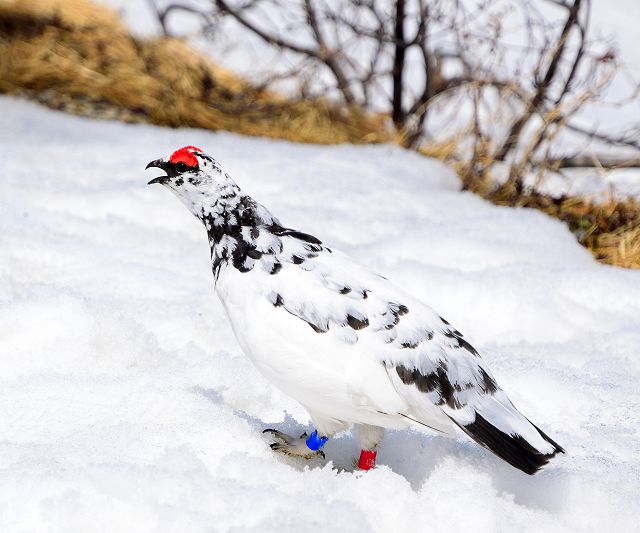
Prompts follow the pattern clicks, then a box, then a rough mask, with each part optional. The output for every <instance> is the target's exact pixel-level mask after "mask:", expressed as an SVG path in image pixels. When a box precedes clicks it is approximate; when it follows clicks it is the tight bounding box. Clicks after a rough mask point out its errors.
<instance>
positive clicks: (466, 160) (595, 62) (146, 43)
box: [0, 0, 640, 267]
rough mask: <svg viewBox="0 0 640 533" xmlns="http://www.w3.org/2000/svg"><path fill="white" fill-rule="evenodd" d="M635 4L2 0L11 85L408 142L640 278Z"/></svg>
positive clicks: (97, 103) (77, 106) (176, 117)
mask: <svg viewBox="0 0 640 533" xmlns="http://www.w3.org/2000/svg"><path fill="white" fill-rule="evenodd" d="M632 20H640V4H638V3H637V2H636V1H635V0H616V1H615V2H605V1H602V0H596V1H593V0H591V1H590V0H482V1H478V0H465V1H450V0H398V1H391V0H300V1H297V0H296V1H293V0H292V1H282V0H241V1H237V0H181V1H176V2H174V1H169V0H130V1H124V0H102V1H98V0H95V1H91V0H64V1H63V0H48V1H47V0H0V36H1V37H0V91H2V92H5V93H8V94H16V95H21V96H24V97H27V98H31V99H35V100H37V101H39V102H42V103H44V104H45V105H48V106H51V107H54V108H56V109H64V110H66V111H69V112H72V113H79V114H83V115H89V116H94V117H104V118H117V119H121V120H125V121H132V122H135V121H143V122H151V123H154V124H159V125H165V126H173V127H180V126H192V127H200V128H206V129H211V130H228V131H232V132H237V133H241V134H245V135H259V136H268V137H275V138H282V139H288V140H291V141H296V142H305V143H345V142H348V143H380V142H390V143H397V144H399V145H401V146H404V147H406V148H409V149H411V150H415V151H417V152H419V153H421V154H424V155H427V156H431V157H435V158H438V159H440V160H442V161H444V162H446V163H447V164H449V165H452V166H453V167H454V168H455V169H456V171H457V173H458V175H459V176H460V180H461V186H462V187H463V188H464V189H469V190H472V191H474V192H476V193H478V194H480V195H482V196H483V197H485V198H488V199H490V200H491V201H493V202H496V203H499V204H502V205H511V206H527V207H534V208H537V209H542V210H543V211H545V212H547V213H549V214H551V215H552V216H555V217H558V218H560V219H562V220H564V221H566V222H567V223H568V224H569V226H570V228H571V230H572V231H573V232H574V233H575V235H576V236H577V238H578V239H579V241H580V242H582V243H583V244H584V245H585V246H587V247H588V248H589V249H590V250H592V252H593V253H594V255H595V256H596V258H598V259H600V260H602V261H604V262H607V263H611V264H616V265H620V266H626V267H639V266H640V227H639V226H640V215H639V209H638V204H637V201H636V200H635V199H634V198H636V199H637V198H638V196H639V195H640V179H639V178H638V176H639V173H638V171H637V170H636V169H637V167H638V166H640V97H639V84H638V79H639V77H640V52H638V48H637V46H636V42H635V39H636V35H635V30H634V24H631V23H630V21H632Z"/></svg>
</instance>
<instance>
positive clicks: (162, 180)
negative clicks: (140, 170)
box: [144, 159, 169, 185]
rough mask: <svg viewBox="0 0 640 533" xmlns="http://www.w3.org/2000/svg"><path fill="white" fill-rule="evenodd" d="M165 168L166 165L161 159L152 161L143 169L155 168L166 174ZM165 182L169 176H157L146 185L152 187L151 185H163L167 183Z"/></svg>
mask: <svg viewBox="0 0 640 533" xmlns="http://www.w3.org/2000/svg"><path fill="white" fill-rule="evenodd" d="M166 166H167V164H166V163H165V162H164V161H163V160H162V159H155V160H154V161H151V163H149V164H148V165H147V166H146V167H144V169H145V170H147V169H148V168H151V167H156V168H159V169H162V170H164V171H165V172H166V171H167V168H166ZM167 181H169V176H158V177H157V178H153V179H152V180H151V181H150V182H149V183H147V185H152V184H153V183H160V184H164V183H167Z"/></svg>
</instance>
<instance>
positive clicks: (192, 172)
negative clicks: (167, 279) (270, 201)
mask: <svg viewBox="0 0 640 533" xmlns="http://www.w3.org/2000/svg"><path fill="white" fill-rule="evenodd" d="M152 167H153V168H159V169H161V170H164V172H165V173H166V175H164V176H158V177H157V178H153V179H152V180H151V181H149V185H151V184H152V183H160V184H161V185H164V186H165V187H167V188H169V189H171V191H172V192H173V193H174V194H175V195H176V196H177V197H178V198H180V200H181V201H182V203H184V204H185V205H186V206H187V208H188V209H189V210H190V211H191V212H192V213H193V214H194V215H196V216H197V217H200V216H201V215H202V214H203V212H207V211H208V209H209V208H210V207H211V206H212V205H214V204H215V203H216V201H217V200H218V198H220V197H229V195H233V194H235V192H236V190H237V186H236V185H235V183H234V182H233V180H232V179H231V178H230V177H229V176H228V175H227V174H225V173H224V172H223V171H222V170H221V169H220V166H219V165H218V163H217V162H216V161H215V160H214V159H213V158H211V157H209V156H208V155H207V154H205V153H204V152H203V151H202V150H201V149H200V148H197V147H195V146H184V147H182V148H180V149H178V150H176V151H175V152H173V153H172V154H171V155H170V156H168V157H166V158H160V159H156V160H154V161H151V163H149V164H148V165H147V166H146V168H152Z"/></svg>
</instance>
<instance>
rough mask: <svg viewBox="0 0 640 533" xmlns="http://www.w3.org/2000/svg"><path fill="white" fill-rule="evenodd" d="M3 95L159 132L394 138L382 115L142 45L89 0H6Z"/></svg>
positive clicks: (180, 51)
mask: <svg viewBox="0 0 640 533" xmlns="http://www.w3.org/2000/svg"><path fill="white" fill-rule="evenodd" d="M0 35H1V37H0V92H4V93H9V94H25V95H27V96H31V97H35V98H37V99H38V100H40V101H41V102H43V103H45V104H48V105H50V106H52V107H55V108H62V109H65V110H68V111H71V112H76V113H81V114H86V113H89V114H92V115H95V114H98V115H101V116H107V117H113V118H120V119H123V120H127V121H147V122H152V123H154V124H159V125H163V126H172V127H178V126H190V127H200V128H207V129H211V130H226V131H233V132H237V133H240V134H243V135H261V136H266V137H275V138H281V139H288V140H292V141H300V142H311V143H322V144H326V143H341V142H352V143H369V142H382V141H388V140H390V139H391V135H390V134H389V133H388V132H387V130H386V128H385V126H384V124H385V121H384V119H383V117H372V116H369V115H365V114H364V113H362V112H359V111H358V110H344V109H340V108H338V107H336V106H332V105H331V104H329V103H328V102H326V101H324V100H313V101H291V100H287V99H285V98H282V97H280V96H278V95H277V94H274V93H273V92H270V91H266V90H262V89H260V88H257V87H253V86H251V85H250V84H248V83H246V82H244V81H243V80H241V79H240V78H238V77H237V76H234V75H233V74H232V73H230V72H228V71H226V70H224V69H222V68H219V67H217V66H216V65H214V64H213V63H212V62H211V61H209V60H208V59H207V58H205V57H204V56H202V55H201V54H198V53H197V52H195V51H194V50H193V49H191V48H190V47H189V46H187V45H186V44H185V43H184V42H183V41H181V40H178V39H169V38H157V39H149V40H145V39H137V38H135V37H133V36H131V35H130V34H129V32H128V31H127V30H126V29H125V27H124V26H123V25H122V23H121V22H120V20H119V18H118V17H117V15H116V14H115V13H114V12H113V11H111V10H110V9H108V8H105V7H101V6H97V5H94V4H92V3H90V2H89V1H88V0H0Z"/></svg>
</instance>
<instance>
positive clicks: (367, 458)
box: [358, 450, 377, 470]
mask: <svg viewBox="0 0 640 533" xmlns="http://www.w3.org/2000/svg"><path fill="white" fill-rule="evenodd" d="M376 455H377V453H376V451H375V450H360V460H359V461H358V468H359V469H360V470H371V469H372V468H373V467H374V466H376Z"/></svg>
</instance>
